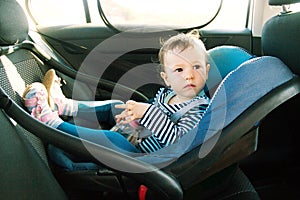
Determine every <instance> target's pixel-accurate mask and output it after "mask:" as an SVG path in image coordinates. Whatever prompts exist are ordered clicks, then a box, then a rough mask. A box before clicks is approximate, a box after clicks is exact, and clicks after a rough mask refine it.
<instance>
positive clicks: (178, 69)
mask: <svg viewBox="0 0 300 200" xmlns="http://www.w3.org/2000/svg"><path fill="white" fill-rule="evenodd" d="M174 71H175V72H182V71H183V70H182V68H180V67H179V68H176V69H175V70H174Z"/></svg>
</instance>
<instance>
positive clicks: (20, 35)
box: [0, 0, 28, 46]
mask: <svg viewBox="0 0 300 200" xmlns="http://www.w3.org/2000/svg"><path fill="white" fill-rule="evenodd" d="M0 4H1V6H0V19H1V20H0V45H2V46H5V45H13V44H16V43H21V42H22V41H24V40H25V39H26V38H27V36H28V21H27V17H26V15H25V13H24V11H23V9H22V8H21V6H20V5H19V4H18V3H17V2H16V1H14V0H1V2H0Z"/></svg>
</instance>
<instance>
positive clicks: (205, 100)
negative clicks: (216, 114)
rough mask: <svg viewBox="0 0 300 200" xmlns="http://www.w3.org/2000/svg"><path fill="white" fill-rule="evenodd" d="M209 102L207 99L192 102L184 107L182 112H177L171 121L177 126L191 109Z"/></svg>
mask: <svg viewBox="0 0 300 200" xmlns="http://www.w3.org/2000/svg"><path fill="white" fill-rule="evenodd" d="M208 103H209V102H208V100H207V99H197V100H195V101H192V102H191V103H189V104H188V105H186V106H184V107H182V108H181V109H180V110H178V111H177V112H175V113H174V114H173V115H171V117H170V120H171V121H172V122H173V123H175V124H177V122H178V120H179V119H180V118H181V117H182V116H183V115H184V114H185V113H186V112H188V111H189V110H190V109H192V108H194V107H196V106H199V105H202V104H208Z"/></svg>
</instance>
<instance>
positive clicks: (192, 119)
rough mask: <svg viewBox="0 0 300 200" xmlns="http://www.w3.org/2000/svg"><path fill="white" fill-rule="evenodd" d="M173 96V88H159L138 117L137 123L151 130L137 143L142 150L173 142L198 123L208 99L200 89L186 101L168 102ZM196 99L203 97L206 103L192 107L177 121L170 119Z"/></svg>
mask: <svg viewBox="0 0 300 200" xmlns="http://www.w3.org/2000/svg"><path fill="white" fill-rule="evenodd" d="M174 96H175V93H174V91H173V90H171V89H167V88H161V89H160V90H159V91H158V93H157V94H156V96H155V98H154V102H153V103H152V105H151V106H150V107H149V108H148V109H147V111H146V112H145V114H144V116H143V117H142V118H141V119H140V121H139V123H140V124H141V125H143V126H144V127H145V128H147V129H148V130H150V131H151V132H152V135H151V136H149V137H147V138H143V139H142V141H141V142H140V143H139V144H138V145H137V147H138V148H139V149H140V150H141V151H142V152H146V153H150V152H154V151H157V150H159V149H161V148H163V147H165V146H168V145H170V144H173V143H175V142H176V141H177V140H178V139H180V138H181V137H182V136H183V135H184V134H186V133H187V132H188V131H190V130H192V129H193V128H194V127H195V126H196V125H197V124H198V123H199V121H200V120H201V119H202V116H203V115H204V113H205V111H206V108H207V106H208V104H209V101H210V100H209V98H208V97H207V96H206V95H205V93H204V92H203V91H201V92H200V94H199V95H198V96H196V97H195V98H193V99H191V100H190V101H188V102H184V103H180V104H174V105H170V104H168V102H169V100H170V99H171V98H172V97H174ZM197 99H205V100H206V101H207V104H201V105H199V106H195V107H193V108H192V109H190V110H189V111H187V112H186V113H185V114H184V115H183V116H182V117H181V118H180V119H179V120H178V122H177V123H174V122H172V121H171V119H170V117H171V115H172V114H174V113H176V112H177V111H179V110H180V109H181V108H182V107H184V106H186V105H188V104H189V103H191V102H192V101H195V100H197Z"/></svg>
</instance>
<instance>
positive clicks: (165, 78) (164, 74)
mask: <svg viewBox="0 0 300 200" xmlns="http://www.w3.org/2000/svg"><path fill="white" fill-rule="evenodd" d="M160 77H161V78H162V79H163V80H164V82H165V84H166V86H170V84H169V82H168V77H167V74H166V73H165V72H160Z"/></svg>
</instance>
